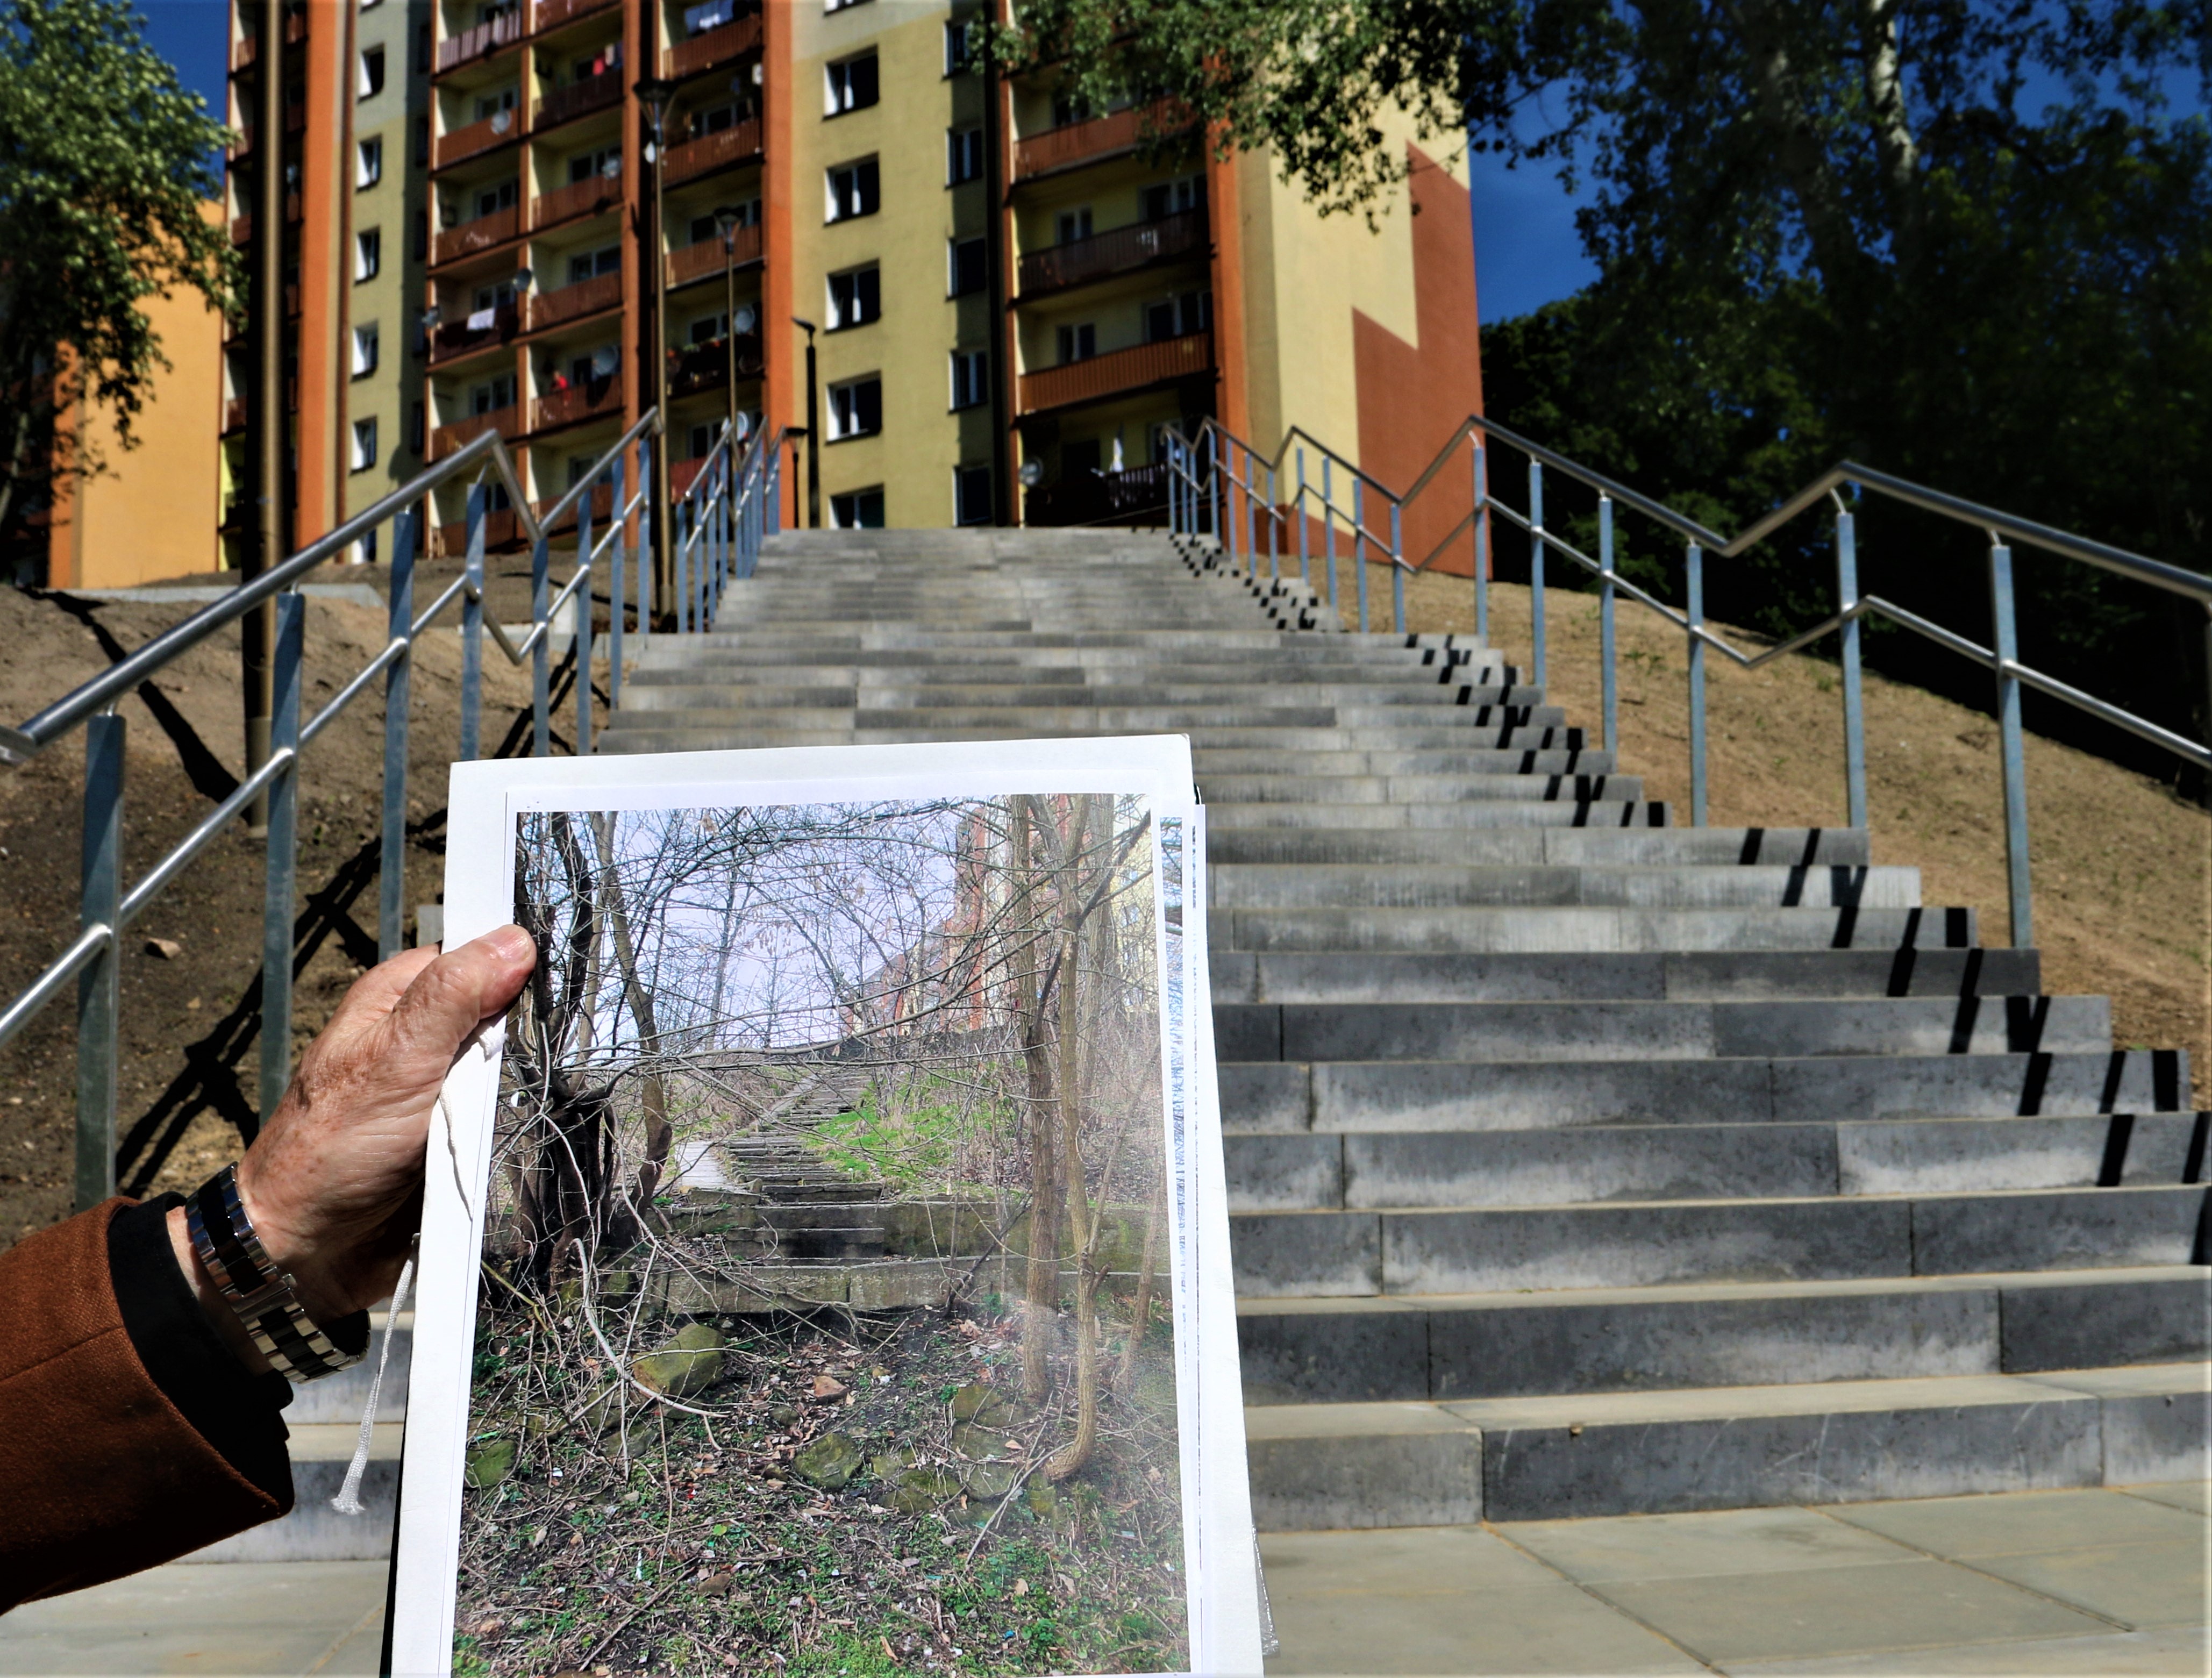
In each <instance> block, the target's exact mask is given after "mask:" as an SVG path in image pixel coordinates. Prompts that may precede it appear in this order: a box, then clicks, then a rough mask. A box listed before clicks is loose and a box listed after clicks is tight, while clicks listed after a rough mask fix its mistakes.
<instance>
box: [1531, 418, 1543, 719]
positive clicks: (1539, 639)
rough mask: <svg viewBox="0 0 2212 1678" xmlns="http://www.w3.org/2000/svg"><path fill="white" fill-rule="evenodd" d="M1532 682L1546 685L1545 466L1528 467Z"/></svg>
mask: <svg viewBox="0 0 2212 1678" xmlns="http://www.w3.org/2000/svg"><path fill="white" fill-rule="evenodd" d="M1528 638H1529V641H1530V643H1531V645H1530V647H1529V672H1528V673H1529V680H1530V681H1531V682H1533V683H1534V684H1535V685H1536V686H1537V687H1540V688H1541V687H1542V686H1543V685H1544V463H1543V462H1542V461H1541V460H1531V461H1530V462H1529V463H1528Z"/></svg>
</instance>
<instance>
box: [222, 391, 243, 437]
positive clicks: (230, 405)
mask: <svg viewBox="0 0 2212 1678" xmlns="http://www.w3.org/2000/svg"><path fill="white" fill-rule="evenodd" d="M245 429H246V398H244V397H242V396H234V397H230V398H227V399H226V400H225V401H224V403H223V404H222V435H224V436H226V437H228V435H230V434H231V433H232V432H234V431H243V430H245Z"/></svg>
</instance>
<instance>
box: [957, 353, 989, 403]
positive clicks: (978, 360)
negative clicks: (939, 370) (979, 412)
mask: <svg viewBox="0 0 2212 1678" xmlns="http://www.w3.org/2000/svg"><path fill="white" fill-rule="evenodd" d="M990 378H991V352H990V351H989V350H954V351H953V352H952V405H953V406H954V407H955V408H980V407H981V406H982V405H983V404H985V403H987V402H988V401H989V400H990V399H991V392H990Z"/></svg>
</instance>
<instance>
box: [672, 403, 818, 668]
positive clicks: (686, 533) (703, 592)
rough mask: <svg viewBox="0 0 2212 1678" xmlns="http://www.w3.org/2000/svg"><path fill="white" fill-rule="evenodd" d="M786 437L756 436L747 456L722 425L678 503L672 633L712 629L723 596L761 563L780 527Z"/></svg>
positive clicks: (765, 434)
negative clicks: (764, 549) (768, 541)
mask: <svg viewBox="0 0 2212 1678" xmlns="http://www.w3.org/2000/svg"><path fill="white" fill-rule="evenodd" d="M788 435H789V433H788V432H787V431H781V430H780V431H778V432H777V433H776V434H775V436H773V437H770V436H769V435H768V434H767V433H766V432H764V431H763V432H756V433H754V434H753V436H752V439H751V441H750V444H749V445H748V446H747V447H746V448H745V451H744V453H743V454H742V455H739V454H738V453H736V450H735V448H734V447H732V445H733V442H734V441H735V440H734V439H733V438H732V435H731V434H730V428H729V427H728V425H726V424H725V425H724V426H723V428H722V435H720V438H719V439H718V440H717V441H716V442H715V444H714V449H713V451H712V452H711V453H708V456H707V458H706V459H705V460H703V461H702V463H701V464H700V465H699V468H698V470H697V471H696V473H695V474H694V475H693V477H692V479H691V482H690V483H689V484H688V485H686V486H685V488H684V491H683V493H681V494H680V495H678V496H677V498H676V507H675V513H674V517H675V520H676V523H675V526H674V530H675V535H676V538H677V539H676V552H675V554H674V556H673V562H674V566H675V571H676V576H675V588H676V627H677V628H678V629H679V630H682V631H686V632H689V631H692V630H700V629H712V628H713V627H714V617H715V614H716V612H717V611H718V610H719V608H720V602H721V598H722V590H723V588H724V587H726V586H727V585H728V584H730V583H732V582H738V581H744V579H745V578H747V577H750V576H751V575H752V574H753V568H754V567H755V566H756V565H757V564H758V563H759V562H760V550H761V544H762V542H763V541H764V540H766V539H767V538H769V537H770V536H772V535H774V534H775V532H776V530H777V529H778V528H779V525H780V520H781V508H782V505H783V501H782V496H783V448H784V444H785V441H786V440H787V437H788Z"/></svg>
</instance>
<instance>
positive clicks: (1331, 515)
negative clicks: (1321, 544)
mask: <svg viewBox="0 0 2212 1678" xmlns="http://www.w3.org/2000/svg"><path fill="white" fill-rule="evenodd" d="M1334 465H1335V462H1334V459H1333V458H1332V457H1331V456H1329V455H1328V453H1323V454H1322V457H1321V527H1322V536H1323V538H1325V540H1326V542H1327V544H1328V611H1329V616H1330V617H1331V619H1332V620H1333V621H1334V623H1335V624H1336V627H1337V628H1338V629H1342V628H1343V627H1344V620H1343V618H1342V617H1340V616H1339V614H1338V612H1337V610H1336V491H1335V489H1334V488H1333V487H1332V486H1333V484H1334V481H1335V474H1334V471H1332V470H1331V468H1332V467H1333V466H1334Z"/></svg>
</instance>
